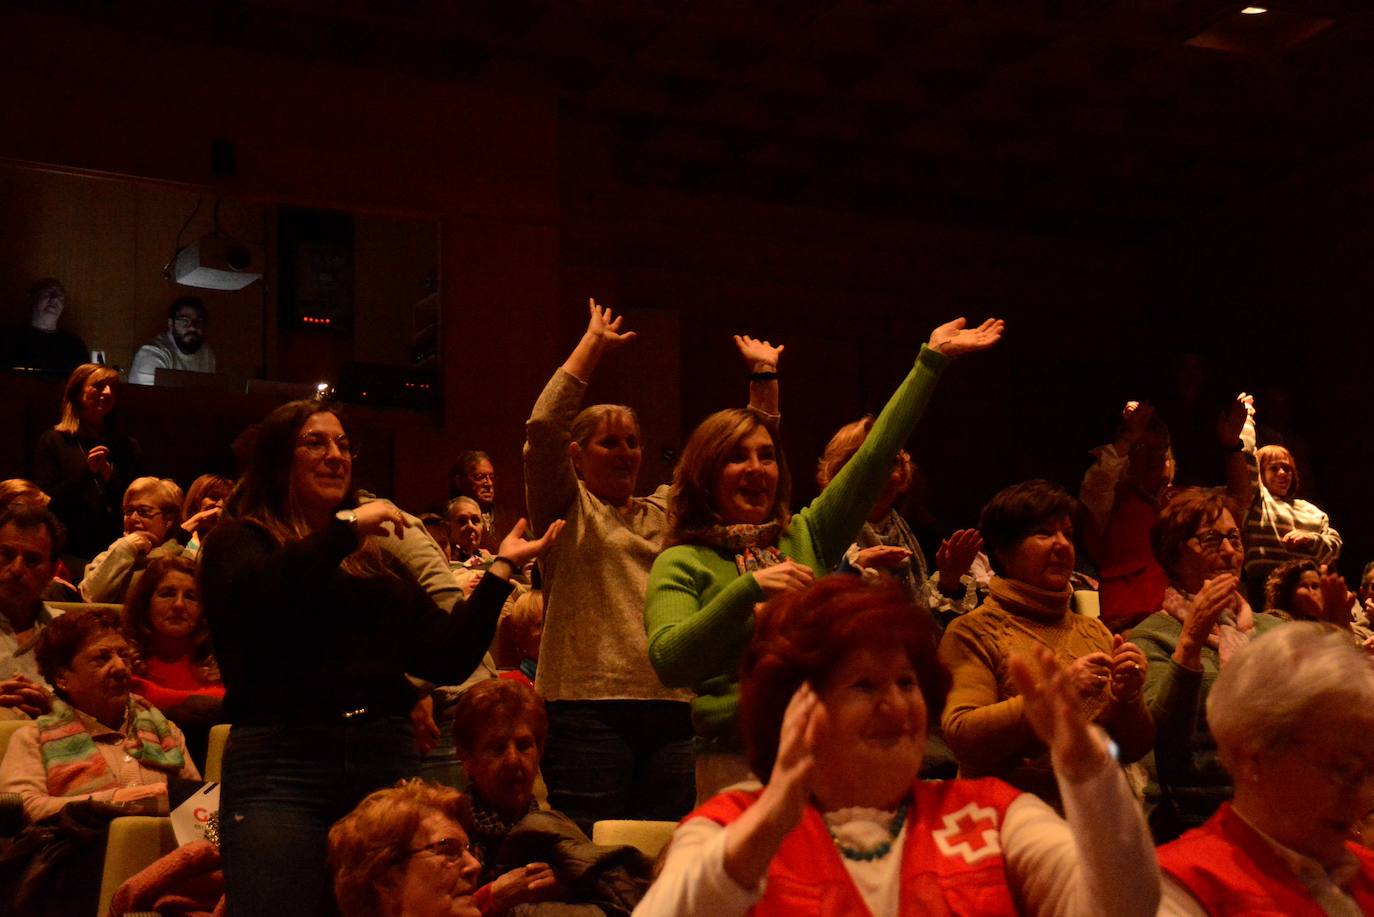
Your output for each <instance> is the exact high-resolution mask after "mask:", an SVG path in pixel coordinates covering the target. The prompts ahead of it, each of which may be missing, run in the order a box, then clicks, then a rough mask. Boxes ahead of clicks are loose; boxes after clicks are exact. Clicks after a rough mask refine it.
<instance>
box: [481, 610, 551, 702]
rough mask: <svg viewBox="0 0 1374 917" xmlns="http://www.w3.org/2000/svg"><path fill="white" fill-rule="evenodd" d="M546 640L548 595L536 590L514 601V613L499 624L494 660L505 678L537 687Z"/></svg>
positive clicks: (493, 652)
mask: <svg viewBox="0 0 1374 917" xmlns="http://www.w3.org/2000/svg"><path fill="white" fill-rule="evenodd" d="M543 637H544V593H543V592H542V591H540V590H538V589H532V590H530V591H529V592H526V593H525V594H524V595H522V596H520V597H519V598H517V599H516V600H515V601H514V602H512V603H511V607H510V611H509V612H508V613H505V614H502V615H501V620H500V621H499V622H497V625H496V643H495V644H494V647H493V651H492V657H493V658H494V659H495V660H496V665H497V666H498V667H499V668H500V669H502V670H503V671H502V672H501V677H502V678H513V679H515V680H517V681H524V682H525V683H526V684H528V685H529V686H530V687H534V679H535V676H536V675H537V674H538V665H539V644H540V642H541V641H542V640H543Z"/></svg>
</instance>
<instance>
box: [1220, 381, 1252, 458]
mask: <svg viewBox="0 0 1374 917" xmlns="http://www.w3.org/2000/svg"><path fill="white" fill-rule="evenodd" d="M1254 416H1255V396H1253V395H1251V394H1250V393H1249V392H1241V393H1240V394H1239V395H1237V396H1236V400H1235V401H1233V402H1231V407H1230V409H1229V410H1227V412H1226V413H1225V414H1223V415H1222V416H1221V419H1220V420H1218V421H1217V442H1219V443H1221V445H1222V446H1225V447H1228V448H1229V447H1231V446H1234V445H1235V444H1236V440H1238V439H1240V434H1241V433H1242V432H1243V431H1244V430H1245V421H1246V420H1247V419H1248V418H1251V417H1254Z"/></svg>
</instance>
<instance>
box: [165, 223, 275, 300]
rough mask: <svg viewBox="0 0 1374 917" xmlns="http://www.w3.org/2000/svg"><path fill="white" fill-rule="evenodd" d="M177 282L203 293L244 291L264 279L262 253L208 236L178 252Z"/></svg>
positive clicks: (228, 240)
mask: <svg viewBox="0 0 1374 917" xmlns="http://www.w3.org/2000/svg"><path fill="white" fill-rule="evenodd" d="M173 276H174V277H175V278H176V282H177V283H179V284H181V285H182V286H184V287H199V288H200V289H202V290H242V289H243V288H244V287H246V286H248V284H250V283H252V282H253V281H254V280H257V279H258V278H259V277H261V276H262V250H261V249H259V248H258V247H257V246H256V245H248V244H246V243H244V242H235V241H234V240H233V239H227V238H225V237H223V236H206V237H205V238H203V239H201V240H200V241H199V242H197V243H196V244H195V245H188V246H186V247H185V248H183V249H182V250H181V251H179V252H177V257H176V263H175V265H174V266H173Z"/></svg>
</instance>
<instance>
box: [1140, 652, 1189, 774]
mask: <svg viewBox="0 0 1374 917" xmlns="http://www.w3.org/2000/svg"><path fill="white" fill-rule="evenodd" d="M1131 640H1132V641H1133V642H1135V644H1136V645H1137V646H1139V647H1140V648H1141V649H1142V650H1144V651H1145V658H1146V659H1147V660H1148V661H1149V664H1150V667H1149V669H1148V670H1147V671H1146V673H1145V687H1144V689H1143V690H1142V692H1141V696H1142V697H1143V698H1144V700H1145V705H1146V707H1147V709H1148V710H1149V711H1150V717H1151V719H1152V720H1153V721H1154V726H1155V769H1156V770H1157V771H1158V773H1159V777H1160V781H1161V782H1162V783H1166V784H1170V783H1186V782H1189V780H1190V779H1191V778H1190V774H1191V773H1192V770H1193V758H1192V748H1193V735H1194V733H1195V732H1196V730H1197V720H1198V714H1199V711H1200V703H1201V695H1202V670H1201V669H1190V668H1188V667H1187V666H1184V665H1181V664H1179V663H1178V662H1177V661H1175V660H1174V658H1173V647H1172V646H1170V645H1169V644H1168V643H1167V642H1166V640H1165V639H1164V635H1156V634H1153V633H1140V632H1138V631H1137V632H1133V633H1132V634H1131Z"/></svg>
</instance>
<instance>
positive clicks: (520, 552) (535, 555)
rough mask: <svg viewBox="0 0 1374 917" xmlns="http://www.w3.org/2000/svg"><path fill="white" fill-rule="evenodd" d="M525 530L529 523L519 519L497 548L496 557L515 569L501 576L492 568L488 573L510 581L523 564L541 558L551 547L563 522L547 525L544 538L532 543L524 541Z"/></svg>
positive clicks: (557, 521)
mask: <svg viewBox="0 0 1374 917" xmlns="http://www.w3.org/2000/svg"><path fill="white" fill-rule="evenodd" d="M527 528H529V522H527V521H526V520H524V519H521V520H520V521H519V522H517V523H515V527H514V528H512V529H511V530H510V534H508V535H507V536H506V537H505V538H503V539H501V545H500V547H499V548H497V554H498V556H500V557H504V558H505V559H506V560H508V561H510V562H511V563H512V564H514V565H515V569H514V570H512V571H511V573H510V574H507V575H505V576H501V575H500V574H499V573H497V572H496V571H497V568H496V567H495V566H493V567H492V568H491V570H489V571H488V572H489V573H496V575H497V576H501V579H510V577H511V575H513V574H514V573H516V572H519V570H520V568H521V567H523V566H525V564H527V563H529V562H530V561H532V560H538V559H539V558H541V557H543V556H544V553H545V552H546V551H548V549H549V548H551V547H553V543H554V542H555V541H557V540H558V533H559V532H561V531H563V520H562V519H555V520H554V521H553V522H551V523H550V524H549V527H548V528H547V529H545V530H544V536H543V537H542V538H537V539H535V540H534V541H526V540H525V529H527Z"/></svg>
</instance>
